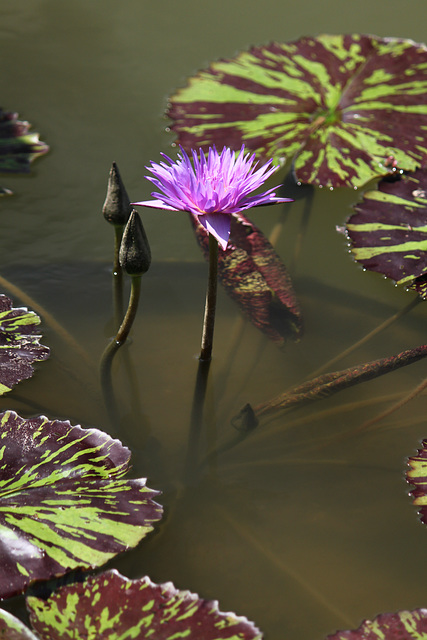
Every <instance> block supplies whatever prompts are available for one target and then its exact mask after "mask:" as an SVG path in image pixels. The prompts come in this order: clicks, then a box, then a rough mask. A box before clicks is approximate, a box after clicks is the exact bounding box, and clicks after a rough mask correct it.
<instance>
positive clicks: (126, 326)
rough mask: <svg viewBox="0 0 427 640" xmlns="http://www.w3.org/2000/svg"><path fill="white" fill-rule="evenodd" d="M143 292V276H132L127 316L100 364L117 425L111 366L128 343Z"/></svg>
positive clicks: (108, 403) (110, 406) (104, 393)
mask: <svg viewBox="0 0 427 640" xmlns="http://www.w3.org/2000/svg"><path fill="white" fill-rule="evenodd" d="M140 291H141V276H140V275H137V276H132V280H131V291H130V298H129V304H128V308H127V311H126V315H125V317H124V319H123V322H122V324H121V326H120V328H119V330H118V332H117V335H116V337H115V338H114V340H112V341H111V342H110V343H109V344H108V346H107V348H106V349H105V351H104V353H103V354H102V356H101V362H100V377H101V387H102V392H103V395H104V401H105V404H106V406H107V408H108V410H109V412H110V415H111V417H112V420H113V421H114V423H116V424H117V418H118V416H117V409H116V405H115V401H114V391H113V384H112V380H111V366H112V363H113V358H114V356H115V355H116V353H117V351H118V350H119V349H120V347H121V346H122V345H123V344H124V343H125V342H126V339H127V337H128V335H129V331H130V330H131V327H132V324H133V321H134V320H135V316H136V312H137V309H138V302H139V294H140Z"/></svg>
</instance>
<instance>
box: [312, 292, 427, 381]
mask: <svg viewBox="0 0 427 640" xmlns="http://www.w3.org/2000/svg"><path fill="white" fill-rule="evenodd" d="M421 301H422V298H421V297H420V296H418V297H417V298H414V300H411V302H410V303H409V304H408V305H407V306H406V307H404V308H403V309H401V310H400V311H398V312H397V313H395V314H394V315H392V316H391V317H390V318H387V320H384V322H382V323H381V324H379V325H378V326H377V327H375V329H373V330H372V331H370V332H369V333H367V334H366V335H365V336H363V338H361V339H360V340H358V341H357V342H355V343H354V344H352V345H351V346H350V347H348V348H347V349H345V350H344V351H341V353H339V354H338V355H337V356H335V357H334V358H332V359H331V360H328V362H326V363H325V364H323V365H322V366H321V367H319V368H318V369H316V371H314V372H313V373H311V374H310V377H311V378H314V377H316V376H318V375H319V374H320V373H323V371H326V369H330V367H331V366H332V365H334V364H336V363H337V362H339V361H340V360H342V359H343V358H345V357H346V356H348V355H349V354H350V353H352V352H353V351H354V350H355V349H357V348H358V347H361V346H362V345H364V344H365V343H366V342H368V340H371V338H374V337H375V336H376V335H378V334H379V333H380V332H381V331H384V330H385V329H387V328H388V327H389V326H390V325H391V324H393V322H396V321H397V320H400V318H402V317H403V316H405V315H406V314H407V313H409V312H410V311H412V309H413V308H414V307H416V306H417V305H418V304H419V303H420V302H421Z"/></svg>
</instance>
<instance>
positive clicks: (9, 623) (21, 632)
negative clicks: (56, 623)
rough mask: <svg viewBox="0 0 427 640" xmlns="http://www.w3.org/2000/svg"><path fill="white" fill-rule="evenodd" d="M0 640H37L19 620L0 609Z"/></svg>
mask: <svg viewBox="0 0 427 640" xmlns="http://www.w3.org/2000/svg"><path fill="white" fill-rule="evenodd" d="M0 638H5V640H39V638H38V637H37V636H35V635H34V633H32V632H31V631H30V630H29V629H28V627H26V626H25V624H24V623H23V622H21V620H19V618H16V617H15V616H13V615H12V614H11V613H9V612H8V611H5V610H4V609H0Z"/></svg>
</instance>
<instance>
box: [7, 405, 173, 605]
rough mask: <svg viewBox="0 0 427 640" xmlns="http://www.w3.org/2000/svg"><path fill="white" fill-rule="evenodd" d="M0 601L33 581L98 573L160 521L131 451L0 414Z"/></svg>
mask: <svg viewBox="0 0 427 640" xmlns="http://www.w3.org/2000/svg"><path fill="white" fill-rule="evenodd" d="M0 443H1V445H0V458H1V464H0V597H3V598H6V597H10V596H12V595H15V594H17V593H20V592H22V591H23V590H24V589H25V588H26V587H27V586H28V584H29V583H30V582H32V581H34V580H43V579H44V580H46V579H49V578H52V577H53V576H60V575H62V574H64V573H66V572H67V571H70V570H71V569H76V568H90V567H98V566H101V565H102V564H104V563H105V562H107V561H108V560H109V559H110V558H112V557H114V556H115V555H116V554H117V553H119V552H121V551H124V550H126V549H128V548H129V547H134V546H135V545H136V544H137V543H138V542H139V541H140V540H141V539H142V538H143V537H144V536H145V535H146V534H147V533H148V532H149V531H151V530H152V528H153V524H154V523H155V522H156V521H158V520H159V519H160V517H161V515H162V509H161V507H160V506H159V505H158V504H156V503H155V502H154V501H153V497H154V496H155V495H156V493H157V492H155V491H152V490H150V489H148V488H147V487H146V486H145V480H144V479H138V480H128V479H124V478H123V477H122V476H123V474H124V473H126V471H127V470H128V468H129V459H130V452H129V450H128V449H127V448H126V447H124V446H123V445H122V444H121V443H120V442H119V441H118V440H112V439H111V438H110V436H108V435H107V434H105V433H103V432H102V431H98V430H96V429H82V428H81V427H80V426H72V425H71V424H70V423H69V422H63V421H58V420H55V421H50V420H48V419H47V418H46V417H44V416H42V417H37V418H32V419H28V420H24V419H23V418H21V417H20V416H18V415H17V414H16V413H14V412H11V411H8V412H5V413H3V414H0Z"/></svg>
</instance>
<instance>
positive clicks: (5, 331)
mask: <svg viewBox="0 0 427 640" xmlns="http://www.w3.org/2000/svg"><path fill="white" fill-rule="evenodd" d="M39 324H40V318H39V317H38V315H36V314H35V313H33V312H32V311H28V309H25V308H20V309H14V308H12V301H11V300H10V299H9V298H8V297H7V296H5V295H2V294H0V395H3V394H4V393H7V392H8V391H10V390H11V388H12V387H13V386H14V385H15V384H17V383H18V382H21V380H26V379H27V378H31V376H32V375H33V373H34V368H33V363H34V362H37V361H40V360H46V358H48V357H49V348H48V347H44V346H43V345H41V344H39V339H40V337H41V336H40V333H39Z"/></svg>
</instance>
